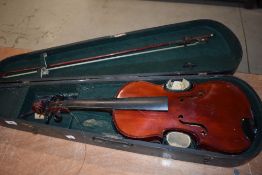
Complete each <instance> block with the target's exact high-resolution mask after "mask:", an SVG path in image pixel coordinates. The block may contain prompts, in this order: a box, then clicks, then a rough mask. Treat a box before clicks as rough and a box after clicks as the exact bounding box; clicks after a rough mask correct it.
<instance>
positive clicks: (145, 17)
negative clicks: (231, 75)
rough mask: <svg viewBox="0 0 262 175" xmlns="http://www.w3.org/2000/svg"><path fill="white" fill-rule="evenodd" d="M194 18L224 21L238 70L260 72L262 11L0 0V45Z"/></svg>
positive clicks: (47, 43) (121, 0) (57, 40)
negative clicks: (235, 45) (234, 43)
mask: <svg viewBox="0 0 262 175" xmlns="http://www.w3.org/2000/svg"><path fill="white" fill-rule="evenodd" d="M193 19H213V20H217V21H220V22H222V23H224V24H225V25H227V26H228V27H229V28H230V29H232V30H233V32H234V33H235V34H236V35H237V36H238V38H239V40H240V41H241V44H242V47H243V51H244V55H243V60H242V62H241V64H240V66H239V69H238V71H240V72H247V73H255V74H262V33H261V31H262V10H261V9H260V10H246V9H243V8H239V7H229V6H215V5H201V4H188V3H186V4H184V3H175V2H161V1H143V0H140V1H139V0H110V1H109V0H74V1H72V0H50V1H48V0H0V46H6V47H15V48H26V49H33V50H36V49H43V48H48V47H52V46H57V45H62V44H67V43H72V42H77V41H81V40H86V39H91V38H95V37H100V36H105V35H113V34H117V33H121V32H127V31H132V30H138V29H143V28H148V27H155V26H160V25H165V24H171V23H177V22H182V21H188V20H193Z"/></svg>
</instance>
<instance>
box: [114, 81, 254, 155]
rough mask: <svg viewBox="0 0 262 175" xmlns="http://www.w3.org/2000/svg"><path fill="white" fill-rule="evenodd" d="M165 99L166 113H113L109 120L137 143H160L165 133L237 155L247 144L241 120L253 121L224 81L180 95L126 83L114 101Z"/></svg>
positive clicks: (235, 89) (243, 101)
mask: <svg viewBox="0 0 262 175" xmlns="http://www.w3.org/2000/svg"><path fill="white" fill-rule="evenodd" d="M160 96H161V97H162V96H166V97H168V111H166V112H163V111H141V110H113V121H114V124H115V126H116V128H117V130H118V131H119V132H120V133H121V134H123V135H124V136H126V137H128V138H132V139H139V140H147V141H150V140H155V139H157V140H160V141H161V140H162V139H163V137H164V135H165V133H166V132H168V131H179V132H184V133H186V134H188V135H190V136H191V137H192V138H193V139H194V140H195V141H196V143H197V146H198V148H200V149H206V150H211V151H217V152H223V153H233V154H235V153H241V152H243V151H245V150H247V149H248V148H249V146H250V144H251V141H250V139H249V138H248V137H247V136H246V134H245V132H244V130H243V129H242V121H243V120H244V119H250V120H253V116H252V112H251V106H250V103H249V101H248V99H247V97H246V96H245V94H244V93H243V92H242V91H241V90H240V89H239V88H238V87H236V86H234V85H233V84H231V83H228V82H225V81H209V82H205V83H198V84H195V85H194V86H193V87H192V89H190V90H188V91H184V92H172V91H169V90H167V89H165V88H164V87H163V86H162V85H156V84H152V83H149V82H143V81H138V82H130V83H128V84H126V85H124V86H123V87H122V88H121V89H120V90H119V92H118V94H117V96H116V97H117V98H130V97H160Z"/></svg>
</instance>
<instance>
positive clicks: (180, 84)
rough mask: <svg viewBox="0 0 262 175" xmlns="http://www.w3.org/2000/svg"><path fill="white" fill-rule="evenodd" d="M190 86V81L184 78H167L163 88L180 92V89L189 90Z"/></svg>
mask: <svg viewBox="0 0 262 175" xmlns="http://www.w3.org/2000/svg"><path fill="white" fill-rule="evenodd" d="M191 87H192V83H191V82H190V81H188V80H186V79H184V78H183V79H182V80H180V81H179V80H169V81H168V82H167V83H166V84H165V89H167V90H169V91H174V92H181V91H187V90H190V89H191Z"/></svg>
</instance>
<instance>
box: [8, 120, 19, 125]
mask: <svg viewBox="0 0 262 175" xmlns="http://www.w3.org/2000/svg"><path fill="white" fill-rule="evenodd" d="M5 122H6V123H7V124H9V125H17V123H16V122H15V121H10V120H5Z"/></svg>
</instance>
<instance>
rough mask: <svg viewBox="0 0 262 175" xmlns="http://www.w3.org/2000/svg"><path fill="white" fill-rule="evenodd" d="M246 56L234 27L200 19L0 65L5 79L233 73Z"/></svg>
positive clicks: (47, 51)
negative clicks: (232, 28) (233, 29)
mask: <svg viewBox="0 0 262 175" xmlns="http://www.w3.org/2000/svg"><path fill="white" fill-rule="evenodd" d="M241 57H242V49H241V45H240V42H239V41H238V39H237V38H236V36H235V35H234V34H233V33H232V31H231V30H230V29H228V28H227V27H226V26H224V25H223V24H221V23H218V22H216V21H211V20H195V21H189V22H183V23H178V24H172V25H166V26H161V27H155V28H150V29H144V30H139V31H135V32H128V33H123V34H118V35H114V36H107V37H103V38H98V39H93V40H87V41H82V42H78V43H73V44H68V45H63V46H59V47H53V48H49V49H44V50H39V51H34V52H31V53H26V54H22V55H18V56H13V57H9V58H7V59H5V60H3V61H1V62H0V77H1V78H0V80H1V81H6V80H21V79H29V78H57V77H79V76H93V75H118V74H121V75H123V74H150V75H151V74H155V75H166V74H167V75H172V74H221V73H223V74H228V73H233V72H234V71H235V70H236V69H237V67H238V65H239V63H240V61H241Z"/></svg>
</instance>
